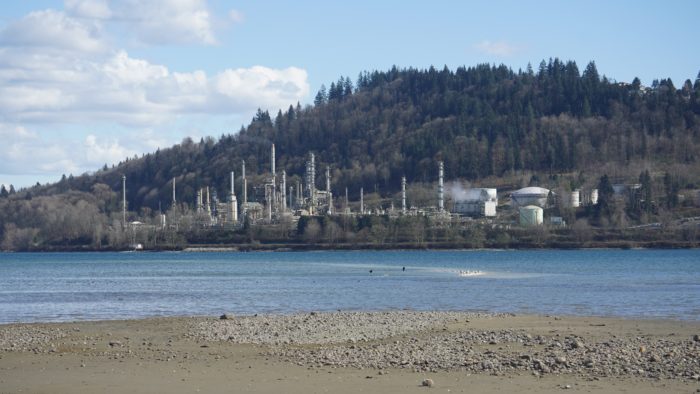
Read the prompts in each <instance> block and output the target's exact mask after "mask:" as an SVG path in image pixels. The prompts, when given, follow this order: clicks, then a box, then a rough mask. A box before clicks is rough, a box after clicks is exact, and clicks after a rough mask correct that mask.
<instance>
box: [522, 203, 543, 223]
mask: <svg viewBox="0 0 700 394" xmlns="http://www.w3.org/2000/svg"><path fill="white" fill-rule="evenodd" d="M542 222H544V210H543V209H542V208H540V207H538V206H535V205H528V206H525V207H521V208H520V225H521V226H539V225H541V224H542Z"/></svg>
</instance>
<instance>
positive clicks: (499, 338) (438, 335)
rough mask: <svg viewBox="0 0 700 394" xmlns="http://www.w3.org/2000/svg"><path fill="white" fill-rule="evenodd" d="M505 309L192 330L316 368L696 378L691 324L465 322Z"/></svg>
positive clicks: (269, 319)
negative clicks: (668, 328)
mask: <svg viewBox="0 0 700 394" xmlns="http://www.w3.org/2000/svg"><path fill="white" fill-rule="evenodd" d="M508 317H513V315H503V314H499V315H494V314H483V313H458V312H380V313H352V312H342V313H341V312H339V313H324V314H317V313H313V312H312V313H310V314H303V315H292V316H254V317H250V316H248V317H240V318H232V319H226V320H220V321H217V322H200V323H197V324H196V325H195V326H194V327H193V329H192V332H193V335H194V337H196V338H198V339H200V340H208V341H211V340H223V341H229V342H233V343H253V344H259V345H267V346H270V347H271V349H270V350H269V354H270V355H274V356H277V357H280V358H282V359H283V360H285V361H288V362H293V363H296V364H297V365H301V366H309V367H316V368H320V367H329V366H330V367H337V368H346V367H350V368H357V369H365V368H371V369H376V370H386V369H392V368H399V369H409V370H412V371H415V372H438V371H464V372H469V373H486V374H491V375H510V374H519V373H531V374H533V375H535V376H540V375H544V374H573V375H577V376H581V377H584V378H589V379H596V378H601V377H623V376H633V377H644V378H650V379H691V380H700V337H699V336H698V335H697V334H696V335H693V336H692V337H691V336H685V337H683V336H675V335H673V336H671V337H668V338H658V337H657V336H654V335H639V336H611V337H609V338H603V339H601V338H595V337H586V336H585V335H576V334H571V335H566V334H562V333H557V332H552V333H548V334H532V333H530V332H528V331H526V330H522V329H520V330H513V329H503V330H473V329H468V328H466V327H467V326H468V323H469V322H470V321H471V320H474V319H479V320H482V321H483V320H485V319H506V318H508ZM557 319H559V318H557ZM462 323H464V324H462ZM465 324H466V326H465ZM601 327H604V325H603V326H601ZM309 345H312V346H309ZM313 345H316V346H313Z"/></svg>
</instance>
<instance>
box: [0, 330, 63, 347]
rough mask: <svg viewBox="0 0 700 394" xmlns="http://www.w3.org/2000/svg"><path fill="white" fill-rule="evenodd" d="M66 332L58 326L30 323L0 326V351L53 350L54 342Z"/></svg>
mask: <svg viewBox="0 0 700 394" xmlns="http://www.w3.org/2000/svg"><path fill="white" fill-rule="evenodd" d="M66 336H67V333H66V332H65V331H64V330H62V329H59V328H46V327H37V326H32V325H6V326H0V351H5V352H27V351H31V352H34V353H39V352H41V353H46V352H51V351H52V350H55V345H54V343H55V342H56V341H57V340H59V339H61V338H65V337H66Z"/></svg>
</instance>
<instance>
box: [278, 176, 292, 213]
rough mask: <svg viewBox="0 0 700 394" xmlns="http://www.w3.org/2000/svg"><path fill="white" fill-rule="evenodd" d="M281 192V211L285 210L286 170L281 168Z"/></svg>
mask: <svg viewBox="0 0 700 394" xmlns="http://www.w3.org/2000/svg"><path fill="white" fill-rule="evenodd" d="M280 189H281V190H280V192H281V193H282V196H281V198H280V199H281V200H282V212H287V171H285V170H282V187H281V188H280ZM290 205H291V204H290Z"/></svg>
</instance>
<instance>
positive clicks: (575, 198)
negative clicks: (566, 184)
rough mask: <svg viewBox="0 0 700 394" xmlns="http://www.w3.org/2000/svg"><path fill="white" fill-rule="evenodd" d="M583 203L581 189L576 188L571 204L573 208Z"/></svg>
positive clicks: (572, 194) (572, 193)
mask: <svg viewBox="0 0 700 394" xmlns="http://www.w3.org/2000/svg"><path fill="white" fill-rule="evenodd" d="M580 205H581V191H579V190H574V191H572V192H571V201H570V206H571V207H572V208H578V207H579V206H580Z"/></svg>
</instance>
